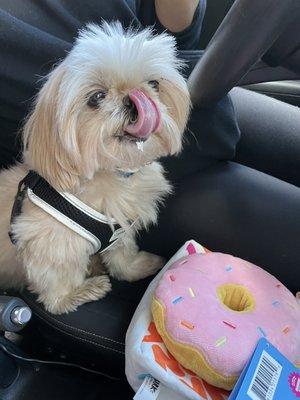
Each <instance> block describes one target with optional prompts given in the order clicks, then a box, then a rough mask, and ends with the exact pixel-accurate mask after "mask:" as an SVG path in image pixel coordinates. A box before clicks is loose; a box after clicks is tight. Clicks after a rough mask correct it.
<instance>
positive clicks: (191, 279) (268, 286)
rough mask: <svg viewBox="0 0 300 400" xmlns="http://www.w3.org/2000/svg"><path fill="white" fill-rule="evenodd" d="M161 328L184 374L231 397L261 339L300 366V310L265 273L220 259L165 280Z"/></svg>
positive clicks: (197, 259) (186, 267)
mask: <svg viewBox="0 0 300 400" xmlns="http://www.w3.org/2000/svg"><path fill="white" fill-rule="evenodd" d="M152 314H153V318H154V322H155V325H156V328H157V330H158V332H159V334H160V335H161V337H162V339H163V341H164V343H165V345H166V347H167V348H168V350H169V351H170V353H172V354H173V356H174V357H175V358H176V359H177V360H178V361H179V362H180V363H181V364H182V365H183V367H185V368H188V369H189V370H191V371H193V372H194V373H196V374H197V375H198V376H199V377H201V378H203V379H204V380H205V381H207V382H208V383H210V384H212V385H214V386H217V387H220V388H223V389H227V390H231V389H232V388H233V386H234V384H235V383H236V381H237V379H238V377H239V375H240V374H241V372H242V370H243V368H244V366H245V364H246V363H247V361H248V359H249V358H250V356H251V354H252V353H253V351H254V349H255V347H256V344H257V342H258V340H259V339H260V337H262V336H263V337H266V338H267V339H268V340H269V341H270V342H271V343H272V344H273V345H274V346H275V347H277V348H278V350H279V351H280V352H282V353H283V354H284V355H285V356H286V357H287V358H288V359H289V360H290V361H291V362H293V363H296V360H299V359H300V306H299V304H298V303H297V301H296V298H295V297H294V296H293V294H292V293H291V292H290V291H289V290H288V289H287V288H286V287H285V286H284V285H283V284H282V283H280V282H279V281H278V280H277V279H276V278H274V277H273V276H272V275H270V274H269V273H268V272H266V271H264V270H263V269H261V268H259V267H257V266H256V265H253V264H251V263H249V262H247V261H244V260H241V259H239V258H236V257H233V256H230V255H227V254H221V253H206V254H192V255H189V256H187V257H186V258H184V259H181V260H179V261H177V262H175V263H174V264H173V265H172V266H171V267H170V268H169V269H168V270H167V272H166V273H165V274H164V275H163V277H162V279H161V281H160V282H159V284H158V286H157V288H156V291H155V295H154V298H153V301H152Z"/></svg>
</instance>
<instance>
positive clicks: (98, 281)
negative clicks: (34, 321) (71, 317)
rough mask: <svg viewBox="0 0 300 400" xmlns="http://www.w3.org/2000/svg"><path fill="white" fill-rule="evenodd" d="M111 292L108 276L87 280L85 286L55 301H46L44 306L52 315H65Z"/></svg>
mask: <svg viewBox="0 0 300 400" xmlns="http://www.w3.org/2000/svg"><path fill="white" fill-rule="evenodd" d="M110 291H111V283H110V279H109V277H108V275H101V276H95V277H92V278H88V279H86V280H85V281H84V282H83V284H82V285H81V286H79V287H77V288H76V289H74V290H73V291H72V292H70V293H69V294H67V295H65V296H63V297H61V298H56V299H55V300H54V299H52V300H50V299H48V300H44V301H43V303H44V306H45V308H46V310H47V311H49V312H51V313H52V314H64V313H68V312H70V311H75V310H76V309H77V307H78V306H80V305H82V304H84V303H88V302H90V301H96V300H100V299H102V298H103V297H105V296H106V294H107V293H108V292H110Z"/></svg>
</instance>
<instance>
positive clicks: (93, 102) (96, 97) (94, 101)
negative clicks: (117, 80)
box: [87, 91, 106, 108]
mask: <svg viewBox="0 0 300 400" xmlns="http://www.w3.org/2000/svg"><path fill="white" fill-rule="evenodd" d="M105 96H106V92H104V91H99V92H96V93H94V94H92V96H91V97H90V98H89V99H88V102H87V104H88V106H90V107H94V108H95V107H98V106H99V103H100V101H101V100H103V99H104V98H105Z"/></svg>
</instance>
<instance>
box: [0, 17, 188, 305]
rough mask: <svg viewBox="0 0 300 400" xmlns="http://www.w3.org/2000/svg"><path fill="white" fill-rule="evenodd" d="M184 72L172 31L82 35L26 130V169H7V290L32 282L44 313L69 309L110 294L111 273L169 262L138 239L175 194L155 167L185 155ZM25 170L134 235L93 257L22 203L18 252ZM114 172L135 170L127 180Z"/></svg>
mask: <svg viewBox="0 0 300 400" xmlns="http://www.w3.org/2000/svg"><path fill="white" fill-rule="evenodd" d="M180 68H181V62H180V61H179V60H178V59H177V57H176V49H175V40H174V39H173V38H172V37H171V36H169V35H167V34H161V35H156V36H155V35H153V34H152V32H151V30H150V29H146V30H143V31H140V32H134V31H132V30H129V31H123V29H122V27H121V25H120V24H119V23H114V24H107V23H104V24H103V25H102V26H96V25H89V26H88V27H87V29H85V30H83V31H81V32H80V34H79V37H78V39H77V40H76V42H75V45H74V47H73V49H72V50H71V51H70V53H69V54H68V55H67V57H66V58H65V59H64V60H63V61H62V62H61V63H60V64H59V65H57V66H56V67H55V68H54V69H53V71H52V72H51V73H50V74H49V75H48V77H47V80H46V81H45V83H44V85H43V87H42V88H41V90H40V92H39V94H38V95H37V98H36V101H35V104H34V107H33V110H32V112H31V114H30V115H29V116H28V119H27V121H26V123H25V125H24V132H23V134H24V135H23V137H24V164H21V165H17V166H15V167H13V168H11V169H10V170H8V171H4V172H2V173H1V174H0V187H1V191H0V207H1V210H2V212H1V215H0V226H1V231H0V248H1V253H0V286H1V287H2V288H10V287H17V288H20V287H24V286H25V287H28V288H29V289H30V290H31V291H33V292H34V293H36V294H37V295H38V300H39V301H40V302H42V303H43V304H44V306H45V308H46V309H47V310H48V311H50V312H52V313H64V312H68V311H73V310H75V309H76V308H77V307H78V306H79V305H80V304H83V303H85V302H88V301H93V300H98V299H100V298H102V297H104V296H105V295H106V293H107V292H108V291H109V290H110V287H111V286H110V280H109V275H111V276H113V277H115V278H117V279H124V280H129V281H132V280H137V279H141V278H144V277H146V276H149V275H151V274H154V273H155V272H156V271H157V270H158V269H159V268H161V267H162V266H163V260H162V259H161V258H160V257H159V256H156V255H153V254H150V253H146V252H142V251H139V250H138V248H137V245H136V243H135V234H136V232H137V231H138V230H139V229H141V228H147V227H148V226H149V224H151V223H155V222H156V219H157V213H158V207H159V205H160V204H161V203H162V201H163V199H164V197H165V196H166V195H167V194H169V193H170V192H171V187H170V185H169V183H168V182H167V180H166V179H165V177H164V175H163V169H162V167H161V165H160V164H159V163H158V162H157V161H155V160H157V159H158V158H160V157H161V156H166V155H170V154H176V153H178V152H179V151H180V150H181V145H182V134H183V131H184V129H185V126H186V122H187V118H188V114H189V109H190V99H189V94H188V90H187V86H186V82H185V80H184V79H183V77H182V76H181V74H180ZM29 169H33V170H35V171H37V172H38V173H39V174H40V175H41V176H42V177H44V178H45V179H46V180H47V181H48V182H49V183H50V184H51V185H52V186H53V187H54V188H55V189H56V190H58V191H61V192H68V193H71V194H74V195H75V196H76V197H78V198H79V199H80V200H81V201H83V202H84V203H85V204H87V205H88V206H90V207H92V208H93V209H94V210H97V211H99V212H101V213H103V214H105V215H106V216H107V217H109V218H114V219H115V220H116V221H117V222H118V223H119V224H120V225H121V226H122V227H124V228H125V229H126V236H125V237H124V238H123V239H122V240H120V241H118V242H117V244H116V245H114V246H113V247H112V248H111V249H109V250H107V251H105V252H103V253H101V254H98V255H95V256H92V254H93V249H92V246H91V243H89V242H88V241H87V240H86V239H84V238H83V237H81V236H80V235H78V234H76V233H75V232H73V231H72V230H70V229H68V228H67V227H66V226H64V225H63V224H61V223H59V222H58V221H57V220H55V219H54V218H52V217H51V216H50V215H48V214H47V213H46V212H44V211H43V210H41V209H40V208H38V207H37V206H35V205H34V204H33V203H31V202H30V200H29V199H28V198H25V200H24V204H23V209H22V214H21V215H20V216H19V217H17V218H16V219H15V221H14V224H13V226H12V231H13V234H14V236H15V238H16V239H17V246H14V245H12V244H11V242H10V241H9V237H8V231H9V230H10V225H9V224H10V214H11V208H12V204H13V199H14V196H15V194H16V191H17V185H18V182H19V181H20V180H21V179H22V178H23V177H24V176H25V175H26V173H27V172H28V170H29ZM118 170H124V171H127V170H134V171H137V172H136V173H134V174H133V175H132V176H131V177H129V178H126V177H124V176H122V175H120V174H118V172H117V171H118ZM128 221H136V223H135V224H134V227H133V228H130V229H129V228H128Z"/></svg>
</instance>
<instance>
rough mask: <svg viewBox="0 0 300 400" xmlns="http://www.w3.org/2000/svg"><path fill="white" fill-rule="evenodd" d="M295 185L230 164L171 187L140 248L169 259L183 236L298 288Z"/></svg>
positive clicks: (299, 202)
mask: <svg viewBox="0 0 300 400" xmlns="http://www.w3.org/2000/svg"><path fill="white" fill-rule="evenodd" d="M299 237H300V189H298V188H297V187H295V186H294V185H291V184H288V183H286V182H283V181H281V180H279V179H276V178H274V177H271V176H269V175H266V174H264V173H261V172H258V171H255V170H253V169H251V168H248V167H245V166H243V165H239V164H236V163H232V162H220V163H218V164H216V165H214V166H212V167H209V168H207V169H205V170H202V171H200V172H197V173H195V174H193V175H191V176H189V177H186V178H185V179H184V180H182V181H181V182H179V183H177V185H176V194H175V195H174V196H172V197H170V198H169V199H168V201H167V203H166V206H165V207H164V208H163V209H162V210H161V212H160V218H159V223H158V225H157V226H156V227H155V228H153V229H151V230H150V231H149V233H147V234H144V235H143V236H142V238H141V244H142V247H143V248H144V249H146V250H148V251H152V252H154V253H156V254H160V255H163V256H165V257H166V258H169V257H170V256H171V255H172V254H173V253H174V252H175V251H176V250H177V249H178V248H179V247H180V246H181V245H182V244H183V243H184V242H185V241H186V240H188V239H195V240H197V241H199V242H200V243H202V244H203V245H204V246H206V247H208V248H209V249H211V250H214V251H221V252H225V253H231V254H233V255H236V256H239V257H241V258H245V259H246V260H249V261H251V262H254V263H256V264H257V265H259V266H261V267H262V268H264V269H266V270H267V271H269V272H270V273H272V274H273V275H275V276H276V277H277V278H278V279H279V280H281V281H282V282H283V283H284V284H285V285H287V286H288V287H289V288H290V290H292V291H294V292H296V291H297V290H299V289H300V272H299V260H300V246H299Z"/></svg>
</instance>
